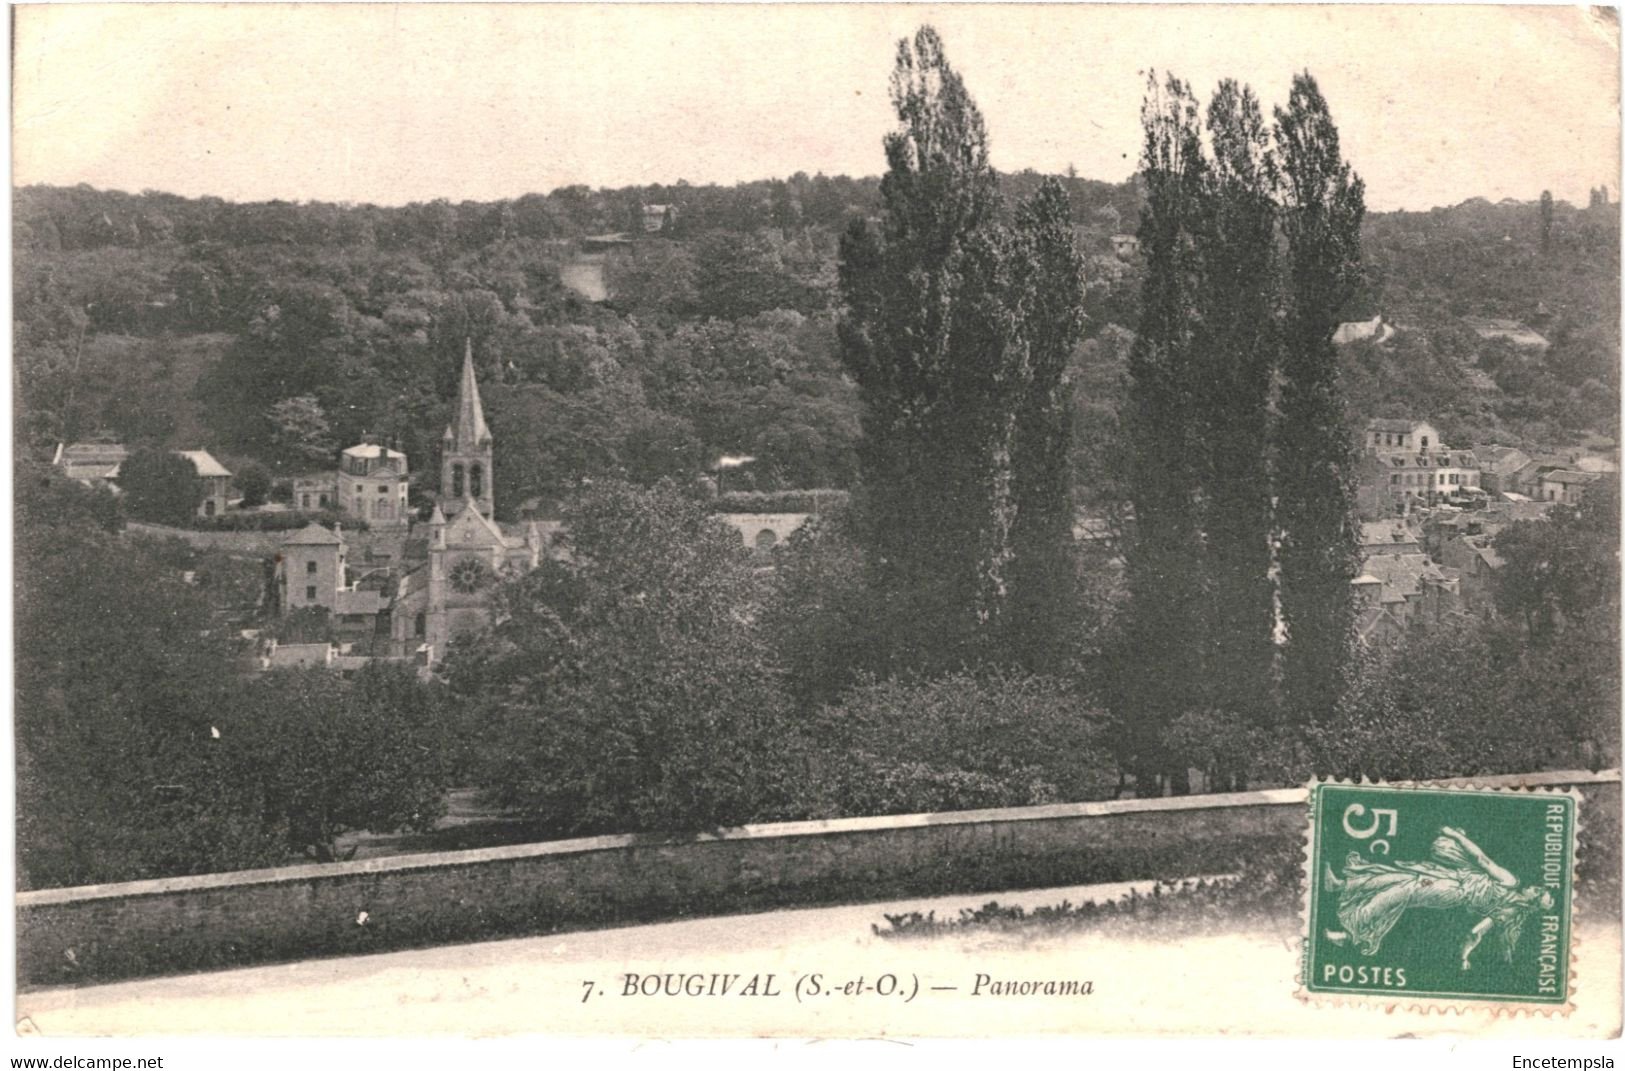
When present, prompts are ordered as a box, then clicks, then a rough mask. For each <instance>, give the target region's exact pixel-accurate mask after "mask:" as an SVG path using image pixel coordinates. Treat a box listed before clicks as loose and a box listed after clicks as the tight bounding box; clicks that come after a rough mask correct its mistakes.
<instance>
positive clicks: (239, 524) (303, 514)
mask: <svg viewBox="0 0 1625 1071" xmlns="http://www.w3.org/2000/svg"><path fill="white" fill-rule="evenodd" d="M312 521H314V522H315V523H317V524H319V525H321V526H322V527H324V528H332V527H333V526H334V525H339V524H342V525H343V526H344V527H345V528H347V529H349V530H350V531H352V532H365V531H367V529H368V525H367V522H366V521H364V520H362V519H361V518H359V517H352V516H350V515H349V514H345V513H338V512H336V511H334V510H288V511H286V512H278V513H223V514H221V515H220V516H218V517H193V518H190V519H189V520H188V522H187V523H186V524H185V525H184V527H187V528H190V529H192V530H194V531H198V532H291V531H295V530H297V529H300V528H303V527H305V525H307V524H310V523H311V522H312Z"/></svg>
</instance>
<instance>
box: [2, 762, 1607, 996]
mask: <svg viewBox="0 0 1625 1071" xmlns="http://www.w3.org/2000/svg"><path fill="white" fill-rule="evenodd" d="M1521 780H1522V781H1523V783H1529V784H1548V785H1550V784H1582V785H1591V786H1593V788H1592V789H1591V790H1589V791H1588V800H1593V802H1592V804H1591V806H1589V807H1588V809H1587V813H1588V814H1589V813H1591V812H1592V811H1593V810H1594V809H1595V808H1596V807H1597V806H1598V805H1600V806H1602V807H1605V808H1611V809H1612V810H1613V811H1617V810H1618V806H1619V802H1618V801H1619V796H1618V786H1617V781H1618V774H1617V772H1614V773H1612V774H1603V775H1597V774H1589V773H1565V774H1545V775H1539V776H1538V777H1531V778H1524V779H1521ZM1609 781H1612V783H1611V784H1609V783H1608V782H1609ZM1597 786H1600V792H1599V791H1598V787H1597ZM1587 821H1589V818H1588V819H1587ZM1607 824H1609V823H1605V825H1607ZM1304 828H1305V814H1304V792H1303V790H1302V789H1278V790H1271V791H1261V792H1242V793H1233V794H1228V795H1222V796H1187V797H1183V798H1164V799H1145V800H1122V801H1112V802H1102V803H1074V804H1059V805H1054V806H1047V807H1019V808H1008V809H1003V810H990V811H963V812H955V813H950V814H925V815H903V816H889V817H879V818H854V819H841V820H836V821H827V822H795V823H782V824H776V825H762V826H746V827H742V828H739V829H733V830H726V831H723V832H721V833H716V834H700V835H695V836H691V837H686V838H664V839H663V838H649V837H637V836H618V837H594V838H587V839H582V840H570V841H557V842H552V843H546V844H525V845H513V846H508V847H500V848H486V849H479V850H475V851H462V852H441V853H433V854H423V855H411V856H397V857H393V858H387V859H369V860H365V861H359V862H349V863H336V864H327V865H309V866H295V867H284V868H279V869H274V870H255V871H242V872H237V873H229V874H207V875H200V876H196V877H185V878H167V879H161V880H157V881H139V882H127V883H122V884H117V885H97V886H84V887H79V888H69V889H45V890H39V891H35V892H26V893H21V894H19V895H18V897H17V963H18V983H19V985H25V986H39V985H51V984H62V983H75V982H87V981H101V980H106V979H111V978H118V977H128V976H133V975H145V974H156V973H164V972H173V971H190V970H198V969H202V968H208V967H222V966H232V965H241V964H247V963H254V962H265V961H272V960H282V959H300V958H309V957H313V956H321V955H336V954H353V953H362V952H376V951H382V950H385V949H389V948H401V947H409V946H415V945H427V944H437V943H446V942H455V941H473V940H480V939H484V938H491V937H498V936H504V935H517V934H533V933H545V932H550V931H555V930H562V929H569V928H580V927H587V926H594V925H610V924H628V923H634V922H640V921H650V920H655V919H671V918H679V917H684V916H691V915H703V914H732V913H737V912H742V911H748V910H753V909H763V908H771V907H777V906H786V905H791V904H811V903H841V902H848V903H850V902H861V901H866V900H876V899H884V898H888V897H900V896H921V895H930V894H935V893H950V892H965V893H980V892H993V891H999V890H1005V889H1015V888H1039V887H1045V886H1051V885H1065V884H1083V883H1090V882H1098V881H1118V880H1128V879H1143V878H1153V877H1161V878H1177V877H1181V876H1184V875H1188V874H1197V873H1214V872H1219V871H1225V870H1233V869H1234V868H1235V867H1236V866H1237V865H1238V862H1239V861H1240V860H1243V859H1249V858H1256V857H1257V856H1258V854H1259V852H1260V851H1261V850H1263V849H1264V848H1265V847H1268V848H1270V849H1271V850H1283V851H1285V852H1289V853H1290V852H1293V851H1295V850H1297V849H1296V846H1297V845H1301V843H1302V836H1303V830H1304ZM1611 828H1612V829H1613V830H1614V831H1615V832H1614V833H1613V834H1612V836H1614V837H1615V838H1616V839H1617V835H1618V834H1617V830H1618V823H1617V815H1616V816H1615V818H1614V820H1613V821H1612V823H1611ZM1614 869H1615V870H1616V871H1617V862H1616V863H1615V864H1614Z"/></svg>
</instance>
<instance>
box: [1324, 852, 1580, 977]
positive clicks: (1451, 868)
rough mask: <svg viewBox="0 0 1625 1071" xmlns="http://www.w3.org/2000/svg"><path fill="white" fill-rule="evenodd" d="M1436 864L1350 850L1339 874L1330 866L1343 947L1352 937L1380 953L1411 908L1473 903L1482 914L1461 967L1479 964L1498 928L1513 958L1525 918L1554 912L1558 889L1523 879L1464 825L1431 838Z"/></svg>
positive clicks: (1336, 933) (1337, 934)
mask: <svg viewBox="0 0 1625 1071" xmlns="http://www.w3.org/2000/svg"><path fill="white" fill-rule="evenodd" d="M1432 854H1433V860H1434V861H1431V862H1419V863H1412V862H1403V861H1398V860H1396V861H1394V862H1392V863H1378V862H1374V861H1368V860H1366V859H1364V858H1362V857H1361V856H1360V853H1359V852H1350V853H1349V856H1348V860H1347V862H1345V863H1344V865H1343V876H1342V877H1341V878H1339V877H1338V876H1337V875H1336V874H1335V873H1333V872H1332V869H1331V867H1327V868H1326V888H1327V889H1329V890H1331V891H1332V892H1334V893H1336V894H1337V920H1338V921H1339V922H1340V923H1342V924H1343V929H1342V930H1327V931H1326V937H1327V938H1328V939H1329V940H1330V941H1332V943H1334V944H1337V945H1342V944H1344V943H1345V942H1348V941H1352V942H1353V943H1354V945H1355V947H1356V948H1358V949H1359V950H1360V954H1361V955H1364V956H1374V955H1376V954H1377V950H1378V949H1379V948H1381V947H1382V939H1383V938H1384V937H1386V936H1387V935H1388V931H1389V930H1392V929H1393V928H1394V925H1395V924H1396V923H1398V922H1399V919H1400V916H1401V915H1403V914H1404V913H1405V912H1406V911H1407V910H1408V909H1410V908H1413V907H1415V908H1430V909H1436V910H1448V909H1451V908H1457V907H1461V908H1466V909H1467V910H1469V911H1471V912H1472V913H1474V914H1475V915H1478V916H1479V921H1478V922H1477V923H1476V924H1475V925H1474V926H1473V928H1472V930H1471V931H1470V932H1469V933H1468V934H1467V938H1466V940H1465V941H1464V942H1463V944H1462V947H1461V969H1462V970H1464V971H1466V970H1471V969H1472V954H1473V950H1474V949H1475V948H1477V947H1478V945H1479V942H1481V941H1482V940H1484V937H1485V935H1486V934H1488V933H1490V932H1491V931H1492V930H1493V931H1495V932H1496V934H1497V936H1498V937H1499V938H1500V943H1501V953H1502V956H1503V957H1504V958H1505V959H1506V960H1507V961H1508V962H1511V960H1512V950H1513V947H1514V946H1515V945H1516V944H1517V942H1518V934H1519V933H1520V932H1521V931H1522V929H1523V923H1524V920H1525V919H1526V918H1528V916H1529V915H1531V914H1533V913H1534V912H1535V911H1536V910H1537V909H1539V910H1550V909H1551V906H1552V902H1553V901H1552V894H1551V893H1549V892H1547V891H1546V890H1544V889H1538V888H1535V887H1534V886H1528V887H1525V888H1519V887H1518V879H1517V877H1516V876H1514V875H1513V874H1512V873H1511V872H1510V871H1508V870H1507V869H1506V868H1505V867H1503V866H1501V865H1500V864H1498V863H1496V862H1495V860H1493V859H1491V858H1490V857H1489V856H1487V855H1485V854H1484V852H1483V850H1482V849H1480V848H1479V846H1478V845H1476V844H1474V843H1473V842H1472V841H1471V840H1469V839H1468V837H1467V835H1466V834H1465V833H1463V832H1462V831H1461V830H1459V829H1455V828H1452V827H1450V826H1445V827H1444V828H1443V829H1441V830H1440V831H1439V836H1438V837H1437V838H1436V839H1435V840H1434V841H1433V844H1432Z"/></svg>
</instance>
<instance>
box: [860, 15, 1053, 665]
mask: <svg viewBox="0 0 1625 1071" xmlns="http://www.w3.org/2000/svg"><path fill="white" fill-rule="evenodd" d="M891 99H892V104H893V106H894V107H895V109H896V112H897V117H898V120H899V125H898V128H897V129H896V130H895V131H894V132H893V133H891V134H889V135H888V136H887V137H886V141H885V148H886V160H887V165H888V167H887V172H886V174H885V176H884V177H883V178H882V180H881V184H880V196H881V202H882V214H881V219H880V220H879V222H878V224H877V225H870V224H868V223H866V222H863V221H859V222H857V223H855V224H854V225H853V226H852V227H851V228H849V229H848V231H847V233H846V234H845V235H844V236H843V238H842V241H841V257H840V266H839V283H840V292H841V298H842V303H843V308H842V313H841V319H840V324H839V334H840V341H841V357H842V361H843V363H844V364H845V366H846V368H847V370H848V371H849V372H850V373H851V375H852V377H853V379H854V380H855V381H856V382H857V385H858V389H859V393H860V396H861V398H862V401H863V405H864V412H863V439H862V442H861V443H860V445H859V451H858V454H859V463H860V465H861V468H862V474H863V488H864V494H863V497H862V509H863V512H864V515H865V527H866V532H865V537H866V542H867V551H868V558H869V564H870V568H871V570H872V586H873V588H874V589H875V591H876V593H877V595H878V596H879V599H878V604H877V614H876V616H877V617H878V618H879V619H880V625H881V629H882V632H883V633H884V634H887V635H888V636H889V643H890V651H889V652H888V657H889V661H890V666H891V668H893V669H899V670H903V669H927V670H933V669H941V668H952V667H954V666H956V665H959V664H964V663H967V662H975V661H980V660H982V659H983V658H985V657H987V655H988V653H989V652H990V650H992V645H993V644H994V643H996V641H997V638H998V637H999V636H1000V634H1001V632H1002V630H1003V629H1004V628H1005V626H1006V624H1007V618H1008V614H1007V603H1008V598H1009V569H1010V564H1011V560H1012V558H1013V550H1012V545H1011V538H1012V529H1013V526H1014V523H1015V514H1016V510H1015V502H1014V497H1013V486H1012V477H1011V457H1012V452H1013V448H1014V440H1015V428H1016V410H1017V407H1018V404H1019V402H1020V399H1021V398H1022V396H1023V395H1024V393H1025V391H1026V388H1027V385H1028V383H1029V382H1030V369H1029V367H1028V364H1027V359H1026V351H1025V348H1024V347H1023V346H1022V345H1021V344H1020V340H1019V337H1018V328H1019V323H1018V316H1017V311H1018V310H1016V309H1013V308H1012V307H1011V305H1010V301H1009V296H1010V294H1011V293H1012V292H1013V290H1014V289H1015V288H1016V287H1017V285H1018V284H1017V282H1016V280H1015V278H1014V276H1013V266H1012V257H1011V249H1010V240H1009V237H1008V235H1006V234H1005V233H1004V232H1003V231H1002V229H1001V228H1000V227H999V226H998V223H997V220H996V214H997V211H998V207H999V197H998V187H997V179H996V177H995V175H994V173H993V169H992V168H991V167H990V166H989V164H988V158H987V133H986V130H985V128H984V125H983V122H982V115H981V112H980V111H978V110H977V107H976V104H975V102H974V101H972V100H971V98H970V95H969V94H968V93H967V92H966V89H965V85H964V82H963V80H962V79H961V78H960V76H959V74H958V73H957V72H956V71H955V70H954V69H953V67H952V66H951V65H949V63H948V61H947V59H946V57H945V56H944V54H943V49H942V41H941V39H940V38H939V37H938V35H937V33H936V31H935V30H933V29H932V28H930V27H929V26H927V27H923V28H921V29H920V30H919V32H917V33H916V34H915V35H914V37H913V39H912V40H911V41H910V40H904V41H900V42H898V48H897V62H896V66H895V68H894V70H893V73H892V79H891Z"/></svg>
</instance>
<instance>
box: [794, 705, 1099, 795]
mask: <svg viewBox="0 0 1625 1071" xmlns="http://www.w3.org/2000/svg"><path fill="white" fill-rule="evenodd" d="M1101 724H1102V721H1101V716H1100V715H1099V714H1098V713H1097V712H1096V711H1095V710H1094V709H1093V708H1092V707H1090V706H1089V705H1088V704H1086V703H1085V702H1084V701H1083V700H1082V699H1081V698H1080V697H1079V696H1078V695H1077V694H1076V693H1074V692H1073V691H1072V690H1071V689H1070V688H1069V687H1067V685H1066V684H1064V683H1063V682H1061V681H1058V680H1054V679H1051V678H1046V677H1022V676H993V677H988V678H977V677H973V676H970V675H969V674H955V675H952V676H948V677H944V678H942V679H940V680H935V681H930V682H926V683H913V682H905V681H897V680H890V681H883V682H878V683H872V684H867V685H863V686H861V687H859V688H856V689H854V690H853V691H852V692H850V693H848V694H847V696H846V698H845V699H844V701H843V702H842V703H841V704H840V705H839V706H833V707H826V708H824V710H822V711H821V712H820V713H819V714H818V715H817V717H816V718H815V720H814V724H813V730H812V732H811V734H810V740H811V744H810V746H811V747H812V748H814V749H815V750H814V759H813V764H812V768H813V769H814V770H815V771H817V774H818V776H817V778H816V783H814V784H810V785H806V786H803V790H804V796H805V798H806V799H807V800H808V801H809V802H810V803H811V804H812V809H813V813H815V814H818V815H819V816H822V817H830V816H835V815H864V814H901V813H911V812H921V811H938V810H964V809H967V808H970V809H974V808H979V807H1009V806H1022V805H1027V804H1039V803H1052V802H1056V801H1059V800H1081V799H1089V798H1095V797H1098V796H1100V795H1103V794H1104V793H1105V790H1106V787H1107V786H1108V785H1110V784H1114V783H1115V778H1114V777H1113V776H1112V775H1111V774H1110V772H1109V769H1110V763H1109V760H1108V759H1107V758H1106V756H1105V754H1104V753H1103V749H1102V747H1101V746H1100V739H1099V733H1100V726H1101Z"/></svg>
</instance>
